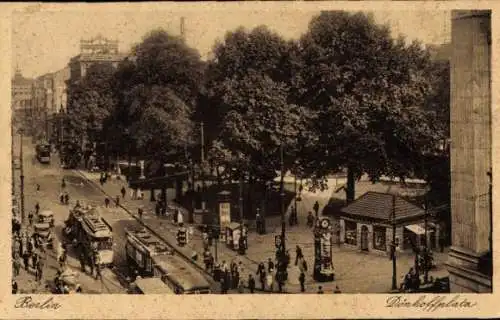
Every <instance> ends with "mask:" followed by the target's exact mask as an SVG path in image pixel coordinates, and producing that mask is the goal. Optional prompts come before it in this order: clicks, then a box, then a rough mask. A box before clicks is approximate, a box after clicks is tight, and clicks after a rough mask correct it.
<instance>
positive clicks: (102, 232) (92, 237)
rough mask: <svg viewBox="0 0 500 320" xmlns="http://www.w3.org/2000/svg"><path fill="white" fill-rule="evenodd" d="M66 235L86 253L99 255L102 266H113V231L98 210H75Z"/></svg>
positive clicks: (70, 218) (67, 224) (71, 215)
mask: <svg viewBox="0 0 500 320" xmlns="http://www.w3.org/2000/svg"><path fill="white" fill-rule="evenodd" d="M65 234H66V235H67V236H68V237H69V238H70V239H71V240H76V241H77V243H79V244H80V245H81V246H82V248H83V250H85V253H86V254H87V255H88V256H90V255H92V254H98V255H99V261H100V263H99V264H100V265H101V266H104V267H105V266H111V265H112V264H113V229H112V228H111V226H110V225H109V223H108V222H107V221H106V220H105V219H104V218H103V217H102V216H101V215H100V214H99V212H98V210H97V209H96V208H85V209H82V208H75V209H74V210H71V211H70V215H69V218H68V220H66V228H65Z"/></svg>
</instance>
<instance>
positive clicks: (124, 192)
mask: <svg viewBox="0 0 500 320" xmlns="http://www.w3.org/2000/svg"><path fill="white" fill-rule="evenodd" d="M120 192H121V193H122V198H123V199H125V194H126V193H127V190H125V187H122V188H121V190H120Z"/></svg>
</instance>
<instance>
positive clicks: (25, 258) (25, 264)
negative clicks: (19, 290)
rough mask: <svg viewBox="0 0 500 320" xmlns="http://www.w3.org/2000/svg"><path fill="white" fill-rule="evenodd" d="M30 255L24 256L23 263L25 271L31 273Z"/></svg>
mask: <svg viewBox="0 0 500 320" xmlns="http://www.w3.org/2000/svg"><path fill="white" fill-rule="evenodd" d="M29 259H30V255H29V254H28V252H24V254H23V262H24V269H25V270H26V271H29V269H30V260H29Z"/></svg>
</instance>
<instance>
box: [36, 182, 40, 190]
mask: <svg viewBox="0 0 500 320" xmlns="http://www.w3.org/2000/svg"><path fill="white" fill-rule="evenodd" d="M36 191H40V185H39V184H38V183H37V184H36Z"/></svg>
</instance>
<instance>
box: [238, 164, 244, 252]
mask: <svg viewBox="0 0 500 320" xmlns="http://www.w3.org/2000/svg"><path fill="white" fill-rule="evenodd" d="M239 205H240V239H241V238H243V172H241V171H240V198H239ZM243 243H245V242H244V241H240V242H239V243H238V248H239V252H240V253H241V252H245V251H244V249H245V248H240V245H241V244H243Z"/></svg>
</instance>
